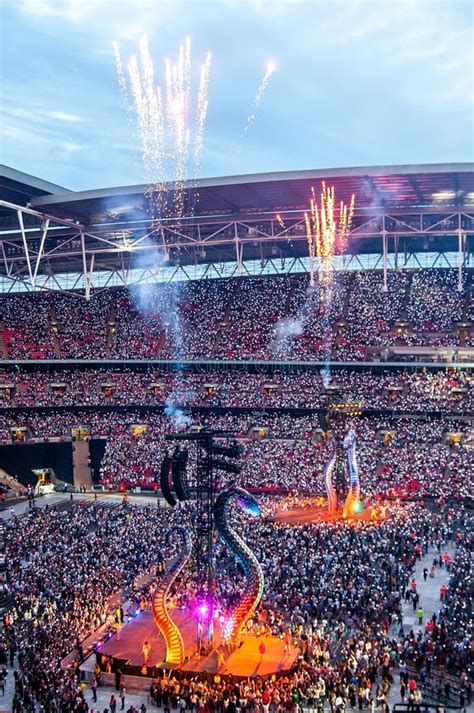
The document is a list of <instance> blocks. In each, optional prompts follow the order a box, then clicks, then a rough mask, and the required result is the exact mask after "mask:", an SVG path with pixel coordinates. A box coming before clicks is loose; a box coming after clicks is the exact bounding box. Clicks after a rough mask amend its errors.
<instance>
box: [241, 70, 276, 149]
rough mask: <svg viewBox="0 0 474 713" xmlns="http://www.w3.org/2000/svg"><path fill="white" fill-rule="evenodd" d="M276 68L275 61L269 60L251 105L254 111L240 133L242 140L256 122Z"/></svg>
mask: <svg viewBox="0 0 474 713" xmlns="http://www.w3.org/2000/svg"><path fill="white" fill-rule="evenodd" d="M275 69H276V64H275V62H273V61H269V62H267V66H266V68H265V74H264V75H263V78H262V81H261V82H260V84H259V85H258V89H257V93H256V94H255V97H254V100H253V102H252V105H251V108H252V113H251V114H250V115H249V116H248V117H247V121H246V124H245V126H244V129H243V131H242V133H241V135H240V139H241V140H242V139H244V137H245V134H246V133H247V131H248V130H249V129H250V127H251V126H252V124H253V123H254V122H255V118H256V116H255V115H256V112H257V109H258V107H259V106H260V104H261V101H262V99H263V95H264V94H265V91H266V89H267V87H268V84H269V82H270V77H271V76H272V74H273V73H274V71H275Z"/></svg>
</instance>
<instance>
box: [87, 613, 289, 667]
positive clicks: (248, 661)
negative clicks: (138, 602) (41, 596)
mask: <svg viewBox="0 0 474 713" xmlns="http://www.w3.org/2000/svg"><path fill="white" fill-rule="evenodd" d="M172 616H173V619H174V621H175V622H176V623H177V624H178V626H179V627H180V630H181V635H182V637H183V641H184V644H185V651H186V656H187V657H188V659H187V661H186V663H185V664H183V665H182V666H180V667H179V669H180V670H182V671H189V672H195V673H203V672H206V673H217V653H216V651H212V652H211V653H210V654H209V655H208V656H201V657H198V656H197V655H196V654H195V650H196V619H195V618H194V617H193V616H192V615H191V614H190V612H189V611H183V610H174V611H173V612H172ZM145 640H146V641H148V643H149V644H151V651H150V657H149V663H148V667H149V669H150V668H152V667H155V666H159V667H160V668H162V667H163V660H164V656H165V643H164V640H163V637H162V636H161V634H160V632H159V631H158V628H157V626H156V624H155V622H154V620H153V614H152V613H151V611H144V612H141V613H140V614H139V615H138V616H137V617H136V618H135V619H132V620H131V621H130V622H129V623H128V624H125V625H124V626H123V628H122V629H121V631H120V632H119V635H118V636H114V637H113V638H111V639H109V640H108V641H106V642H105V643H104V644H102V645H101V647H100V649H99V650H98V653H99V654H102V655H106V656H110V657H111V658H112V659H115V660H116V661H120V666H121V667H122V666H126V665H128V666H139V667H141V666H143V663H144V658H143V651H142V645H143V642H144V641H145ZM262 640H263V642H264V644H265V654H264V655H263V657H261V656H260V653H259V650H258V649H259V646H260V644H261V642H262ZM219 643H220V632H219V625H217V626H216V631H215V635H214V644H215V646H216V647H218V646H219ZM283 649H284V643H283V641H282V640H281V639H279V638H278V637H276V636H264V637H261V636H253V635H244V636H243V643H242V645H241V646H240V648H238V649H237V650H236V651H234V652H232V653H231V654H230V656H228V657H226V660H225V664H224V665H223V666H222V667H221V668H220V670H219V673H220V674H221V675H232V676H236V677H245V678H246V677H248V676H265V675H270V674H272V673H277V674H278V673H283V672H285V671H288V670H290V669H291V668H293V666H294V665H295V661H296V657H297V655H298V649H297V648H296V647H294V646H292V647H291V651H290V653H289V654H288V653H286V654H285V653H284V650H283Z"/></svg>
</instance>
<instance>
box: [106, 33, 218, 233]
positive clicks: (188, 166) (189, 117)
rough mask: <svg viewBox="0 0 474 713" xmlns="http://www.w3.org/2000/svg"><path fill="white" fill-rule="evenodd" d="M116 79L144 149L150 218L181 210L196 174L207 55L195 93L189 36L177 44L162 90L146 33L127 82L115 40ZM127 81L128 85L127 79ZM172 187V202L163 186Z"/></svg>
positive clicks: (201, 142)
mask: <svg viewBox="0 0 474 713" xmlns="http://www.w3.org/2000/svg"><path fill="white" fill-rule="evenodd" d="M114 56H115V64H116V68H117V78H118V83H119V88H120V93H121V96H122V101H123V104H124V107H125V109H126V111H127V113H128V114H129V115H132V116H133V117H134V119H135V123H136V126H137V131H138V135H139V138H140V144H141V149H142V158H143V164H144V167H145V173H146V182H147V183H148V190H149V193H150V195H151V196H152V197H153V201H152V204H153V212H154V216H153V217H154V218H158V219H159V218H161V217H167V216H170V215H173V216H174V217H176V218H177V219H178V220H179V219H180V218H181V217H183V216H184V212H185V191H184V188H185V184H186V181H187V180H188V178H194V179H196V178H197V176H198V173H199V166H200V159H201V153H202V149H203V145H204V131H205V126H206V117H207V110H208V87H209V77H210V69H211V59H212V56H211V53H210V52H208V53H207V54H206V57H205V60H204V62H203V64H201V66H200V71H199V86H198V89H197V92H195V93H193V89H192V87H193V66H192V61H191V38H190V37H186V39H185V40H184V42H183V43H182V44H181V45H180V47H179V50H178V55H177V58H176V60H175V61H173V60H171V59H169V58H168V59H166V60H165V63H164V69H165V71H164V78H163V82H164V88H163V89H162V87H161V86H160V85H159V84H157V83H156V79H155V75H156V72H155V66H154V62H153V58H152V55H151V53H150V49H149V45H148V37H147V36H146V35H144V36H143V37H142V38H141V39H140V42H139V52H138V55H137V54H133V55H132V56H131V58H130V60H129V62H128V67H127V70H128V78H127V76H126V73H125V71H124V69H123V63H122V59H121V56H120V50H119V47H118V44H117V43H116V42H114ZM127 79H128V81H127ZM169 182H171V183H172V184H173V189H174V192H173V195H174V198H173V202H172V203H170V202H169V199H168V198H167V196H168V190H167V185H166V184H167V183H169Z"/></svg>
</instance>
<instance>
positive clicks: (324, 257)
mask: <svg viewBox="0 0 474 713" xmlns="http://www.w3.org/2000/svg"><path fill="white" fill-rule="evenodd" d="M354 208H355V196H354V195H352V197H351V201H350V204H349V207H348V206H347V205H346V204H345V203H344V202H343V201H340V203H339V207H338V208H337V207H336V199H335V194H334V186H326V183H325V182H324V181H323V182H322V184H321V194H320V198H319V205H318V200H317V197H316V192H315V190H314V187H313V188H311V200H310V211H309V213H305V214H304V221H305V229H306V239H307V241H308V248H309V262H310V284H311V285H312V286H313V285H314V273H315V264H316V260H317V265H318V272H319V281H320V284H321V285H322V286H325V285H326V286H327V285H329V284H330V283H331V281H332V271H333V260H334V253H335V251H336V250H337V251H339V252H340V253H344V252H345V250H346V246H347V236H348V234H349V233H350V230H351V225H352V218H353V216H354Z"/></svg>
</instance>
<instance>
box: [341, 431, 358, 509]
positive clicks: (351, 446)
mask: <svg viewBox="0 0 474 713" xmlns="http://www.w3.org/2000/svg"><path fill="white" fill-rule="evenodd" d="M356 443H357V437H356V434H355V431H353V430H352V429H351V430H350V431H348V433H347V435H346V437H345V438H344V441H343V444H342V445H343V446H344V450H345V451H346V459H347V469H348V471H349V492H348V493H347V498H346V502H345V503H344V508H343V511H342V516H343V517H351V516H353V515H354V513H355V511H356V508H357V506H358V504H359V496H360V483H359V466H358V465H357V458H356Z"/></svg>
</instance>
